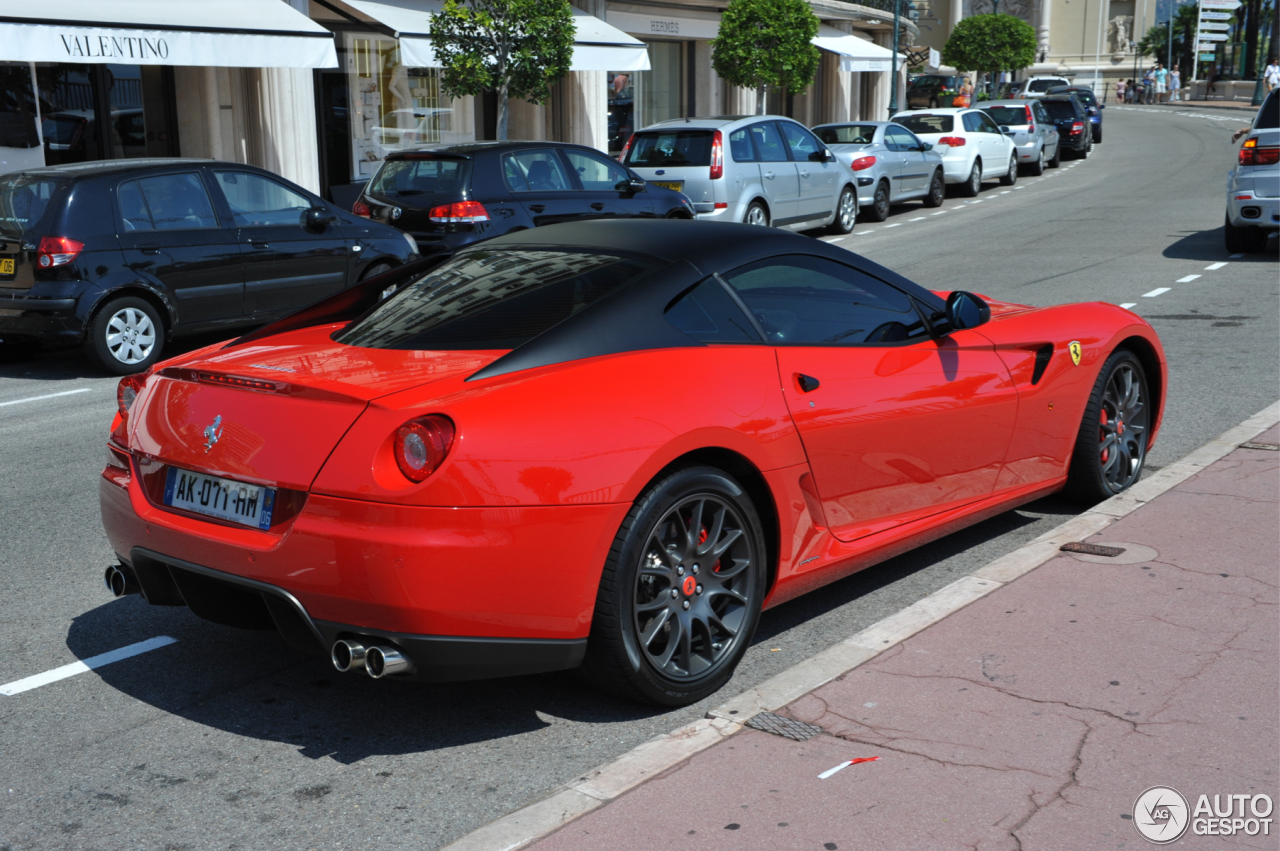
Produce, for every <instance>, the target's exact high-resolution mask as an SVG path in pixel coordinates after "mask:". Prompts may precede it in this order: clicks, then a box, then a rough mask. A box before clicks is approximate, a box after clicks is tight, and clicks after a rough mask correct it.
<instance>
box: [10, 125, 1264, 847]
mask: <svg viewBox="0 0 1280 851" xmlns="http://www.w3.org/2000/svg"><path fill="white" fill-rule="evenodd" d="M1239 123H1243V122H1242V119H1241V118H1240V117H1237V116H1233V115H1227V116H1224V117H1223V118H1222V119H1221V120H1214V119H1213V118H1204V117H1196V116H1193V115H1184V114H1179V113H1177V112H1175V111H1163V112H1152V111H1141V110H1123V109H1115V108H1112V109H1108V110H1107V114H1106V142H1105V144H1103V145H1100V146H1097V147H1096V148H1095V149H1094V150H1095V154H1094V156H1093V157H1091V158H1090V159H1088V160H1087V161H1083V162H1077V163H1075V164H1071V163H1069V162H1068V163H1064V166H1063V168H1061V169H1059V170H1057V171H1056V172H1048V173H1047V175H1049V176H1046V177H1044V178H1040V179H1034V178H1027V177H1024V178H1022V179H1021V180H1020V181H1019V182H1018V184H1017V185H1016V187H1013V188H1006V187H1001V186H998V185H997V184H994V183H991V184H987V185H986V188H985V189H984V191H983V193H982V196H981V199H980V203H978V202H973V201H971V202H964V201H961V200H959V199H951V200H948V201H947V203H946V204H945V205H944V207H943V208H942V210H941V211H931V210H925V209H922V208H921V207H920V206H919V205H917V204H910V205H903V206H902V207H899V208H895V210H894V214H893V215H892V217H891V218H890V219H889V221H888V222H886V223H884V224H877V225H867V224H860V225H859V226H858V228H857V231H856V233H855V234H854V235H852V236H849V237H845V238H843V239H840V240H839V244H841V245H843V246H846V247H848V248H850V249H851V250H854V251H858V252H860V253H863V254H865V255H867V256H869V257H871V258H873V259H875V260H876V261H878V262H881V263H883V264H885V265H888V266H891V267H893V268H895V269H897V270H899V271H901V272H903V273H904V274H906V275H907V276H908V277H911V278H913V279H914V280H916V281H918V282H920V283H922V284H924V285H926V286H929V287H932V288H939V289H951V288H962V289H971V290H974V291H977V292H981V293H985V294H987V295H990V296H992V297H994V298H998V299H1007V300H1012V301H1020V302H1025V303H1030V304H1053V303H1060V302H1067V301H1083V300H1103V301H1109V302H1113V303H1121V304H1133V305H1134V307H1133V309H1134V310H1135V311H1137V312H1138V313H1140V314H1142V315H1143V316H1145V317H1147V318H1148V319H1150V320H1151V321H1152V322H1153V324H1154V325H1155V326H1156V328H1157V329H1158V330H1159V332H1160V334H1161V336H1162V338H1163V339H1164V342H1165V346H1166V348H1167V350H1168V355H1169V361H1170V372H1171V384H1172V386H1171V387H1170V395H1169V403H1168V412H1167V416H1166V421H1165V427H1164V430H1163V433H1162V435H1161V438H1160V441H1159V443H1158V444H1157V446H1156V447H1155V448H1154V449H1153V451H1152V453H1151V456H1150V463H1151V465H1152V466H1155V467H1158V466H1162V465H1165V464H1168V463H1170V462H1171V461H1173V460H1176V459H1177V458H1179V457H1181V456H1182V455H1184V454H1185V453H1186V452H1188V451H1190V450H1191V449H1193V448H1195V447H1196V446H1198V445H1200V444H1201V443H1203V442H1205V441H1206V440H1208V439H1210V438H1212V437H1214V436H1216V435H1218V434H1220V433H1221V432H1222V431H1224V430H1226V429H1227V428H1229V427H1230V426H1232V425H1235V424H1237V423H1238V422H1240V421H1241V420H1243V419H1245V418H1246V417H1248V416H1250V415H1251V414H1254V413H1256V412H1257V411H1259V410H1260V409H1262V408H1263V407H1265V406H1266V405H1268V404H1270V403H1271V402H1274V401H1275V400H1276V399H1277V397H1280V375H1278V372H1280V275H1278V274H1277V273H1278V271H1280V264H1278V263H1277V253H1276V250H1275V242H1272V244H1271V249H1270V251H1269V252H1268V253H1265V254H1262V255H1254V256H1246V257H1228V256H1227V254H1226V252H1225V250H1224V249H1223V246H1222V231H1221V228H1222V211H1223V206H1224V201H1223V192H1224V176H1225V173H1226V170H1227V169H1228V168H1229V166H1230V162H1231V159H1232V157H1233V156H1234V151H1235V148H1234V147H1233V146H1231V145H1230V144H1229V142H1228V138H1229V132H1230V129H1232V128H1233V127H1235V126H1238V124H1239ZM827 238H828V239H830V238H829V237H827ZM1215 264H1225V265H1217V266H1216V268H1210V267H1213V266H1215ZM1193 275H1194V276H1198V277H1195V278H1191V276H1193ZM1165 288H1167V290H1165ZM1157 290H1162V292H1160V293H1159V294H1158V295H1153V293H1155V292H1156V291H1157ZM114 388H115V381H113V380H109V379H106V378H102V377H100V376H97V375H95V374H94V373H93V372H92V371H91V369H90V368H89V367H88V366H87V365H86V364H85V363H84V362H83V361H82V360H80V358H79V357H78V355H77V354H76V353H74V352H62V353H53V354H47V355H42V356H40V357H37V358H36V359H34V360H31V361H28V362H26V363H21V364H8V365H0V447H3V448H4V449H3V456H2V457H0V470H3V475H0V495H2V496H0V510H3V519H0V530H2V532H0V535H2V541H3V546H2V547H0V577H2V579H0V581H2V582H3V590H2V591H0V647H3V648H5V649H6V652H5V653H3V654H0V690H2V686H3V684H5V683H11V682H13V681H17V680H20V679H22V678H25V677H29V676H32V675H35V674H40V673H42V672H46V671H50V670H52V669H56V668H58V667H60V666H63V665H66V664H68V663H71V662H74V661H75V660H77V659H86V658H89V657H92V656H95V655H96V654H101V653H105V652H108V651H111V650H115V649H117V648H121V647H125V646H127V645H131V644H134V643H136V642H140V641H144V640H147V639H150V638H154V637H156V636H170V637H172V638H174V639H176V643H174V644H171V645H169V646H166V647H163V648H160V649H157V650H153V651H151V652H147V653H144V654H142V655H138V656H135V657H133V658H129V659H125V660H123V661H118V662H115V663H114V664H110V665H106V666H104V667H100V668H97V669H96V670H94V671H92V672H89V673H82V674H80V675H78V676H73V677H70V678H68V679H63V680H60V681H57V682H52V683H49V684H47V685H43V686H41V687H39V688H34V689H31V690H29V691H24V692H21V693H19V694H14V695H4V694H0V735H2V737H3V738H2V739H0V742H2V744H0V851H3V849H9V851H20V850H21V851H26V849H61V848H68V849H71V848H74V849H90V848H102V849H115V848H125V847H128V848H136V849H162V848H174V849H176V848H211V849H223V848H225V849H233V848H246V849H247V848H268V847H278V848H286V847H287V848H296V849H301V848H338V849H362V848H363V849H400V848H404V849H415V851H418V849H428V848H434V847H437V846H439V845H441V844H444V843H447V842H448V841H450V840H452V839H455V838H457V837H459V836H462V835H464V834H465V833H467V832H469V831H470V830H472V829H474V828H476V827H478V826H480V825H482V824H484V823H486V822H488V821H490V820H492V819H494V818H496V817H498V816H500V815H502V814H504V813H506V812H509V811H511V810H513V809H516V808H518V807H520V806H522V805H524V804H527V803H529V802H531V801H533V800H535V799H537V798H539V797H541V796H542V795H544V794H546V793H547V792H548V791H550V790H551V789H553V788H554V787H555V786H556V785H557V784H559V783H562V782H564V781H566V780H570V779H573V778H574V777H575V776H577V775H578V774H579V773H580V772H582V771H584V770H586V769H589V768H591V767H593V766H595V765H598V764H600V763H602V762H606V761H608V760H610V759H612V758H613V757H616V756H617V755H619V754H621V753H623V752H625V751H627V750H629V749H630V748H632V747H634V746H635V745H637V744H639V743H641V742H642V741H645V740H646V739H648V738H650V737H652V736H654V735H656V734H658V733H662V732H666V731H668V730H670V729H672V728H674V727H677V726H680V725H681V724H684V723H687V722H689V721H691V720H693V719H695V718H698V717H700V716H701V715H703V714H704V713H705V712H706V711H707V709H709V708H711V707H712V706H714V705H717V704H718V703H720V702H722V701H723V700H724V699H727V698H728V697H730V696H732V695H734V694H736V693H738V692H739V691H741V690H742V689H744V688H746V687H748V686H750V685H752V684H754V683H757V682H759V681H761V680H763V679H765V678H767V677H769V676H771V675H773V674H775V673H777V672H778V671H780V670H782V669H784V668H785V667H787V666H789V665H791V664H794V663H795V662H798V661H800V660H801V659H804V658H806V657H808V656H810V655H812V654H813V653H815V652H817V651H818V650H821V649H823V648H825V647H827V646H829V645H831V644H833V643H834V642H836V641H838V640H839V639H841V638H842V637H844V636H847V635H849V634H850V633H852V632H855V631H857V630H859V629H861V628H863V627H865V626H867V625H869V624H871V623H873V622H875V621H877V620H879V619H880V618H882V617H884V616H886V615H888V614H890V613H892V612H895V611H897V610H899V609H901V608H902V607H904V606H906V605H909V604H910V603H912V602H914V601H915V600H917V599H919V598H920V597H922V596H924V595H925V594H928V593H929V592H931V591H933V590H935V589H937V588H939V587H941V586H943V585H945V584H947V583H949V582H951V581H953V580H954V579H956V578H957V577H959V576H962V575H965V574H967V573H969V572H971V571H973V570H975V569H976V568H978V567H980V566H982V565H983V564H985V563H987V562H988V561H990V560H991V559H993V558H995V557H998V556H1000V555H1002V554H1004V553H1006V552H1009V551H1010V550H1013V549H1015V548H1017V547H1018V546H1020V545H1021V544H1023V543H1025V542H1026V541H1028V540H1030V539H1031V538H1033V537H1035V536H1036V535H1039V534H1041V533H1042V532H1044V531H1046V530H1048V529H1049V528H1052V527H1053V526H1054V525H1056V524H1057V523H1059V522H1061V521H1062V520H1063V519H1065V518H1066V517H1068V516H1070V515H1071V514H1073V513H1074V512H1076V511H1077V510H1078V509H1077V508H1076V507H1074V506H1072V505H1069V504H1066V503H1062V502H1060V501H1057V500H1052V499H1051V500H1043V501H1041V502H1038V503H1035V504H1033V505H1030V506H1028V507H1027V508H1025V509H1022V510H1018V511H1014V512H1009V513H1007V514H1005V515H1003V516H1000V517H997V518H995V519H993V520H990V521H988V522H986V523H983V524H981V525H979V526H976V527H973V528H971V529H969V530H966V531H965V532H963V533H960V534H957V535H955V536H952V537H951V538H948V539H945V540H943V541H940V542H937V543H935V544H933V545H930V546H927V547H924V548H922V549H920V550H917V551H915V552H913V553H910V554H908V555H905V556H902V557H900V558H897V559H894V560H893V561H891V562H887V563H885V564H883V565H880V566H878V567H875V568H872V569H869V570H867V571H864V572H863V573H861V574H858V575H856V576H853V577H850V578H849V579H846V580H844V581H842V582H839V583H836V584H834V585H831V586H828V587H827V588H825V589H822V590H820V591H818V592H815V593H813V594H810V595H809V596H808V597H807V598H803V599H801V600H798V601H795V602H793V603H789V604H787V605H784V606H781V607H779V608H777V609H774V610H772V611H770V612H767V613H765V615H764V617H763V619H762V622H761V627H760V631H759V634H758V635H757V637H756V641H755V643H754V645H753V646H752V648H751V649H750V651H749V652H748V654H747V656H746V659H745V661H744V662H743V664H742V666H741V667H740V668H739V670H738V672H737V675H736V676H735V678H734V679H733V681H732V682H731V683H730V684H729V685H728V686H726V688H725V689H724V691H723V692H721V694H720V695H719V696H717V697H714V698H712V699H711V700H708V701H706V702H705V703H703V704H700V705H697V706H692V707H688V708H686V709H682V710H679V711H674V712H658V711H654V710H653V709H650V708H647V707H641V706H635V705H632V704H628V703H625V702H621V701H618V700H615V699H613V698H610V697H606V696H603V695H600V694H598V693H596V692H594V691H592V690H591V689H590V688H588V687H585V686H583V685H581V684H580V683H578V682H577V681H576V680H575V679H574V677H573V676H571V675H568V674H561V675H548V676H539V677H526V678H518V679H511V680H503V681H495V682H487V683H470V684H460V685H436V686H432V685H415V684H406V683H396V682H375V681H372V680H370V679H368V678H367V677H358V676H341V675H338V674H336V673H335V672H334V671H333V670H332V669H331V668H329V667H328V666H327V665H326V664H325V663H324V662H323V661H321V660H316V659H311V658H307V657H303V656H301V655H300V654H298V653H296V652H295V651H293V650H291V649H289V648H288V647H287V646H286V645H285V644H284V643H283V642H282V641H280V640H279V639H278V638H276V637H275V636H274V635H272V634H260V633H249V632H239V631H236V630H232V629H228V628H224V627H219V626H215V625H212V624H208V623H205V622H203V621H200V620H198V619H197V618H195V617H194V616H192V615H191V614H190V613H189V612H187V611H186V610H185V609H164V608H151V607H148V606H147V605H146V604H145V603H143V602H142V601H141V600H140V599H138V598H137V597H131V598H125V599H121V600H112V599H111V598H110V597H109V596H108V595H107V593H106V592H105V590H103V588H102V581H101V575H102V571H103V568H104V567H105V566H106V565H107V563H108V562H109V561H110V560H111V559H112V553H111V551H110V548H109V547H108V546H107V542H106V538H105V536H104V535H103V533H102V530H101V526H100V523H99V518H98V508H97V487H98V486H97V481H98V474H99V472H100V471H101V469H102V466H103V458H104V454H105V449H104V448H103V443H104V441H105V439H106V430H107V426H108V423H109V421H110V418H111V413H112V410H113V407H114ZM55 393H60V394H67V395H61V396H55V397H52V398H45V399H39V400H35V401H22V400H25V399H30V398H31V397H36V396H43V395H46V394H55ZM13 403H16V404H13ZM709 794H714V792H711V791H710V790H709ZM691 805H695V806H696V802H691ZM655 817H658V816H657V815H655Z"/></svg>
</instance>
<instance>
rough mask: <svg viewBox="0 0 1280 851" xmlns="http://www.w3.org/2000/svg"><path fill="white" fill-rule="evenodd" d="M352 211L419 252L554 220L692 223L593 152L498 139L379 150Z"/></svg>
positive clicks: (673, 198) (685, 205) (689, 214)
mask: <svg viewBox="0 0 1280 851" xmlns="http://www.w3.org/2000/svg"><path fill="white" fill-rule="evenodd" d="M352 212H354V213H356V214H357V215H360V216H367V217H369V218H371V219H373V220H375V221H378V222H382V223H385V224H390V225H394V226H395V227H397V228H400V229H401V230H403V231H405V232H407V233H410V234H412V235H413V237H414V239H416V240H417V241H418V244H419V245H420V246H422V252H423V253H424V254H429V253H431V252H432V251H441V250H448V251H452V250H456V249H458V248H461V247H462V246H464V245H470V244H471V243H473V242H480V241H481V240H485V239H492V238H493V237H495V236H501V235H502V234H504V233H510V232H512V231H517V230H525V229H526V228H532V227H541V226H543V225H554V224H557V223H559V222H577V221H583V220H585V219H627V218H644V219H651V218H674V219H692V218H693V204H691V203H690V202H689V199H688V198H686V197H684V196H683V195H681V194H680V192H678V191H672V190H671V189H669V188H665V187H664V186H662V185H660V184H659V185H655V184H650V183H646V182H645V181H644V180H643V179H641V178H640V177H638V176H637V175H635V174H634V173H632V172H629V171H627V169H625V168H623V167H622V166H620V165H618V163H616V162H615V161H613V160H611V159H609V158H608V157H607V156H605V155H604V154H602V153H600V152H599V151H597V150H595V149H594V148H588V147H584V146H583V145H570V144H566V143H562V142H509V141H508V142H469V143H466V144H459V145H435V146H430V147H424V148H420V149H417V150H412V151H396V152H394V153H391V154H388V156H387V159H386V161H385V162H383V164H382V166H381V167H380V168H379V169H378V171H377V173H375V174H374V175H373V177H372V178H370V180H369V182H368V183H367V184H365V188H364V191H363V192H362V193H361V195H360V198H359V199H358V200H357V201H356V203H355V206H354V207H353V208H352Z"/></svg>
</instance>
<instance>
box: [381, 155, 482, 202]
mask: <svg viewBox="0 0 1280 851" xmlns="http://www.w3.org/2000/svg"><path fill="white" fill-rule="evenodd" d="M470 172H471V161H470V160H461V159H458V160H454V159H434V158H433V159H421V158H418V157H414V158H412V159H403V160H387V161H386V162H385V163H383V164H382V168H380V169H378V173H377V174H375V175H374V176H373V179H371V180H370V181H369V191H370V192H372V193H373V194H375V195H406V196H407V195H461V194H462V193H463V191H464V190H465V189H466V187H467V177H468V175H469V174H470Z"/></svg>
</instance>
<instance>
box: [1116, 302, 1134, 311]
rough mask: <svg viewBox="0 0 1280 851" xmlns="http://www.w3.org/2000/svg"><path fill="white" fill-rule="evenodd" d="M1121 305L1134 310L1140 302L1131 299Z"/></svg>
mask: <svg viewBox="0 0 1280 851" xmlns="http://www.w3.org/2000/svg"><path fill="white" fill-rule="evenodd" d="M1120 306H1121V307H1123V308H1124V309H1125V310H1132V309H1133V308H1135V307H1137V306H1138V303H1137V302H1136V301H1129V302H1125V303H1124V304H1122V305H1120Z"/></svg>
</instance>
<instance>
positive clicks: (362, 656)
mask: <svg viewBox="0 0 1280 851" xmlns="http://www.w3.org/2000/svg"><path fill="white" fill-rule="evenodd" d="M330 657H331V658H332V659H333V667H335V668H337V669H338V670H339V671H341V672H343V673H346V672H347V671H364V672H365V673H366V674H368V675H369V676H371V677H373V678H374V679H375V680H380V679H382V678H383V677H387V676H392V675H394V674H409V673H412V672H413V661H412V660H411V659H410V658H409V657H408V656H406V655H404V653H403V652H401V651H400V649H399V648H396V647H381V646H377V645H374V646H371V647H366V646H365V645H364V644H362V643H361V642H360V641H359V640H357V639H353V638H340V639H338V640H337V641H335V642H333V649H332V651H331V652H330Z"/></svg>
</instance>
